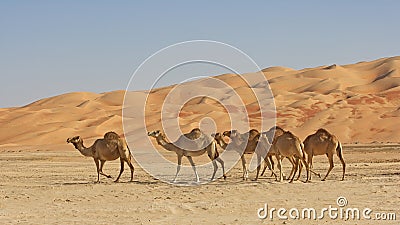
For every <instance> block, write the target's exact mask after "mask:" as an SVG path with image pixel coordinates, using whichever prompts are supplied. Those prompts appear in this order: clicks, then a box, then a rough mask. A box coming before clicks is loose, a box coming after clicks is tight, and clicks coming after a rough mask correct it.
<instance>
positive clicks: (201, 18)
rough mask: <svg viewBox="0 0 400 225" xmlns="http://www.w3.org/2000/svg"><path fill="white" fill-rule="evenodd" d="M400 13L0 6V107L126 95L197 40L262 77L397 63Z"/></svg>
mask: <svg viewBox="0 0 400 225" xmlns="http://www.w3.org/2000/svg"><path fill="white" fill-rule="evenodd" d="M399 11H400V2H399V1H394V0H393V1H389V0H383V1H361V0H359V1H357V0H354V1H332V2H327V1H247V2H245V1H242V2H238V3H232V1H196V2H194V1H193V2H190V3H189V2H187V1H142V2H134V1H40V0H38V1H0V76H1V81H2V82H1V83H2V85H1V88H0V107H10V106H21V105H24V104H27V103H30V102H32V101H35V100H38V99H41V98H45V97H49V96H54V95H58V94H62V93H66V92H73V91H90V92H106V91H112V90H120V89H125V88H126V86H127V82H128V81H129V79H130V76H131V75H132V73H133V71H134V70H135V69H136V68H137V67H138V66H139V65H140V63H141V62H143V61H144V60H145V59H146V58H147V57H149V56H150V55H151V54H153V53H154V52H156V51H157V50H159V49H161V48H164V47H166V46H168V45H171V44H174V43H177V42H181V41H187V40H194V39H210V40H216V41H221V42H225V43H227V44H230V45H233V46H235V47H237V48H239V49H241V50H242V51H244V52H245V53H247V54H248V55H249V56H250V57H252V58H253V59H254V60H255V61H256V63H257V64H258V65H259V66H260V67H262V68H265V67H269V66H277V65H279V66H287V67H292V68H296V69H301V68H304V67H314V66H319V65H328V64H333V63H337V64H349V63H355V62H358V61H365V60H373V59H377V58H381V57H388V56H395V55H400V44H399V40H400V29H399V22H400V13H399ZM210 75H211V74H210ZM143 79H146V78H143ZM176 80H179V77H176ZM139 82H140V81H139ZM165 84H167V83H165ZM138 86H139V87H140V83H139V84H138Z"/></svg>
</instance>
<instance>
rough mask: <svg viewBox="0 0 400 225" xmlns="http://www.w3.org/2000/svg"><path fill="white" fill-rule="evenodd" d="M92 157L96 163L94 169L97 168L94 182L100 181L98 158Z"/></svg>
mask: <svg viewBox="0 0 400 225" xmlns="http://www.w3.org/2000/svg"><path fill="white" fill-rule="evenodd" d="M93 159H94V163H96V169H97V181H96V183H100V166H99V160H98V159H95V158H93Z"/></svg>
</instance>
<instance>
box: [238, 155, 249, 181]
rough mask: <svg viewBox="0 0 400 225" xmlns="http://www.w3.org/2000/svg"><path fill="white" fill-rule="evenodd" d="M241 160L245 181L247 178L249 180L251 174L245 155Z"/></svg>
mask: <svg viewBox="0 0 400 225" xmlns="http://www.w3.org/2000/svg"><path fill="white" fill-rule="evenodd" d="M240 158H241V159H242V167H243V180H247V178H249V173H248V172H247V166H246V159H245V158H244V153H243V154H242V156H241V157H240Z"/></svg>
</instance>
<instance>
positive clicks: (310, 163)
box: [307, 154, 313, 180]
mask: <svg viewBox="0 0 400 225" xmlns="http://www.w3.org/2000/svg"><path fill="white" fill-rule="evenodd" d="M312 158H313V155H312V154H310V155H309V156H308V160H307V164H308V167H309V168H310V169H311V168H312ZM310 180H311V174H310Z"/></svg>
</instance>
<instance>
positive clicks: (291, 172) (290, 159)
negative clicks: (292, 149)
mask: <svg viewBox="0 0 400 225" xmlns="http://www.w3.org/2000/svg"><path fill="white" fill-rule="evenodd" d="M286 158H287V159H288V160H289V162H290V163H291V164H292V170H290V174H289V176H288V177H285V178H286V180H290V178H291V177H292V176H293V177H294V174H293V172H294V167H295V165H296V163H295V161H296V159H294V158H292V157H286Z"/></svg>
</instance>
